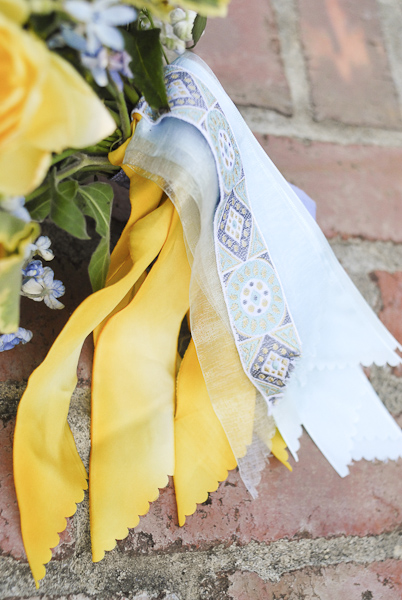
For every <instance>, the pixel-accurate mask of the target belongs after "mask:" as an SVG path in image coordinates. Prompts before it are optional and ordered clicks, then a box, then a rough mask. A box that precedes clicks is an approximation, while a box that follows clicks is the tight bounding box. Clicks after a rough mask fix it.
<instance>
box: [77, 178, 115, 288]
mask: <svg viewBox="0 0 402 600" xmlns="http://www.w3.org/2000/svg"><path fill="white" fill-rule="evenodd" d="M112 200H113V188H112V187H111V186H110V185H109V184H108V183H103V182H100V181H98V182H96V183H90V184H88V185H83V186H81V187H80V188H79V189H78V198H77V201H78V206H79V207H80V209H81V211H82V212H83V214H85V215H87V216H88V217H92V219H94V220H95V229H96V232H97V233H98V234H99V235H100V236H101V240H100V242H99V244H98V246H97V248H96V250H95V252H94V253H93V255H92V258H91V261H90V263H89V267H88V272H89V277H90V280H91V284H92V289H93V291H94V292H96V291H97V290H99V289H101V288H102V287H103V286H104V285H105V281H106V275H107V271H108V268H109V263H110V243H109V240H110V218H111V211H112Z"/></svg>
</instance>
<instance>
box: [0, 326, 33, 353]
mask: <svg viewBox="0 0 402 600" xmlns="http://www.w3.org/2000/svg"><path fill="white" fill-rule="evenodd" d="M31 339H32V331H29V330H28V329H24V328H23V327H19V328H18V329H17V331H16V332H15V333H5V334H4V335H0V352H4V351H5V350H12V349H13V348H14V346H17V345H18V344H26V343H27V342H29V341H30V340H31Z"/></svg>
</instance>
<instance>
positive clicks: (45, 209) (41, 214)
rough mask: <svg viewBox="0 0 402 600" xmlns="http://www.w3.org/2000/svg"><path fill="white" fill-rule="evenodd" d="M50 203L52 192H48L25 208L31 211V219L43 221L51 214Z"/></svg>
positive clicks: (31, 201)
mask: <svg viewBox="0 0 402 600" xmlns="http://www.w3.org/2000/svg"><path fill="white" fill-rule="evenodd" d="M50 202H51V196H50V191H49V190H46V191H45V192H43V194H40V196H37V197H36V198H34V199H33V200H30V201H29V204H26V205H25V207H26V208H27V210H28V211H29V214H30V215H31V219H33V220H34V221H43V220H44V219H46V217H47V216H48V215H49V213H50Z"/></svg>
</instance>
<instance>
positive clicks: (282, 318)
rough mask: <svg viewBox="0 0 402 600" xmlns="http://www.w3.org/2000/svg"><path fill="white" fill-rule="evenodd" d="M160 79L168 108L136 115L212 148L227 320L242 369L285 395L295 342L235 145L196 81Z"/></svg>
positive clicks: (266, 391) (173, 71)
mask: <svg viewBox="0 0 402 600" xmlns="http://www.w3.org/2000/svg"><path fill="white" fill-rule="evenodd" d="M165 82H166V88H167V92H168V98H169V106H170V112H169V113H164V114H160V113H158V112H156V111H154V110H153V109H151V108H150V107H149V106H148V104H147V103H146V102H145V100H144V99H141V100H140V102H139V105H138V106H137V107H136V108H135V112H136V113H140V114H141V115H143V117H145V118H146V119H147V120H149V121H151V122H153V123H157V122H159V121H160V120H161V119H163V118H164V117H167V116H170V117H175V118H177V119H182V120H183V121H186V122H188V123H191V124H192V125H194V126H195V127H197V129H199V131H200V132H201V133H202V134H203V136H204V137H205V138H206V140H207V142H208V144H209V146H210V148H211V150H212V152H213V155H214V157H215V161H216V165H217V171H218V175H219V186H220V199H219V203H218V205H217V209H216V213H215V218H214V228H215V249H216V256H217V265H218V272H219V276H220V280H221V284H222V289H223V294H224V297H225V302H226V306H227V310H228V314H229V319H230V324H231V327H232V331H233V336H234V339H235V342H236V346H237V349H238V352H239V356H240V359H241V362H242V365H243V368H244V371H245V373H246V374H247V376H248V377H249V379H250V380H251V382H252V383H253V384H254V385H255V386H256V388H257V389H258V390H259V391H260V392H261V393H262V395H263V396H264V397H265V398H266V400H267V401H268V402H273V401H274V400H276V399H277V398H278V397H280V396H281V395H282V394H283V392H284V388H285V386H286V381H287V379H288V378H289V376H290V374H291V372H292V370H293V368H294V362H295V360H296V359H297V357H299V356H300V354H301V350H300V348H301V344H300V340H299V336H298V334H297V331H296V327H295V325H294V324H293V321H292V318H291V315H290V311H289V309H288V306H287V302H286V298H285V294H284V291H283V289H282V285H281V283H280V280H279V277H278V274H277V272H276V270H275V267H274V264H273V262H272V260H271V258H270V255H269V252H268V248H267V245H266V243H265V241H264V238H263V236H262V235H261V232H260V229H259V227H258V224H257V221H256V219H255V217H254V215H253V212H252V210H251V206H250V203H249V201H248V196H247V187H246V180H245V176H244V171H243V166H242V160H241V155H240V151H239V147H238V145H237V143H236V140H235V137H234V135H233V132H232V130H231V127H230V125H229V123H228V121H227V119H226V117H225V115H224V114H223V111H222V109H221V107H220V106H219V103H218V102H217V100H216V98H215V97H214V96H213V95H212V94H211V92H210V91H209V90H208V88H207V87H206V86H205V85H204V84H203V83H202V82H201V81H200V80H199V79H198V78H196V77H195V76H194V75H192V74H191V73H189V72H187V71H185V70H184V69H181V68H179V67H176V66H174V65H171V66H168V67H166V69H165Z"/></svg>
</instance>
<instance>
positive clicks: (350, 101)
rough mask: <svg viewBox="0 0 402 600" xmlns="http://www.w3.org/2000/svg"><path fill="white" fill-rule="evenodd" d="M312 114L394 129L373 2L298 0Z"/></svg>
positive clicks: (396, 115)
mask: <svg viewBox="0 0 402 600" xmlns="http://www.w3.org/2000/svg"><path fill="white" fill-rule="evenodd" d="M299 10H300V26H301V35H302V41H303V46H304V50H305V54H306V59H307V67H308V74H309V77H310V82H311V88H312V89H311V95H312V100H313V105H314V117H315V119H316V120H318V121H322V120H324V119H334V120H336V121H341V122H342V123H347V124H351V125H369V126H374V127H400V126H401V115H400V109H399V105H398V100H397V95H396V91H395V87H394V84H393V81H392V77H391V74H390V69H389V65H388V60H387V55H386V51H385V48H384V41H383V38H382V34H381V24H380V20H379V15H378V9H377V5H376V2H375V0H365V1H364V2H356V1H355V0H324V1H323V2H317V1H316V0H299Z"/></svg>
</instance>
